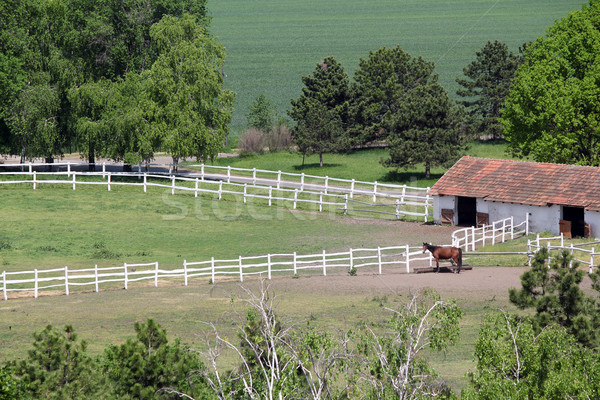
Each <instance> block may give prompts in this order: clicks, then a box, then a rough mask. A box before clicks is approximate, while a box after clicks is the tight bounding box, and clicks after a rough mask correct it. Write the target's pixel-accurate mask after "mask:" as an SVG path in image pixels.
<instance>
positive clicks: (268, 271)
mask: <svg viewBox="0 0 600 400" xmlns="http://www.w3.org/2000/svg"><path fill="white" fill-rule="evenodd" d="M267 277H268V278H269V280H271V255H270V254H267Z"/></svg>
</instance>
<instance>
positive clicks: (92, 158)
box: [88, 143, 96, 172]
mask: <svg viewBox="0 0 600 400" xmlns="http://www.w3.org/2000/svg"><path fill="white" fill-rule="evenodd" d="M88 163H89V164H88V170H89V171H91V172H94V171H96V151H95V149H94V145H93V144H92V143H90V147H89V149H88Z"/></svg>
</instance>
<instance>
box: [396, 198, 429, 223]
mask: <svg viewBox="0 0 600 400" xmlns="http://www.w3.org/2000/svg"><path fill="white" fill-rule="evenodd" d="M425 214H427V213H425ZM425 218H427V216H425ZM396 219H400V200H398V199H396Z"/></svg>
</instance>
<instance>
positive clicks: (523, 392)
mask: <svg viewBox="0 0 600 400" xmlns="http://www.w3.org/2000/svg"><path fill="white" fill-rule="evenodd" d="M475 360H476V362H477V371H476V372H474V373H471V374H470V383H469V385H468V386H467V387H466V388H465V389H464V390H463V392H462V394H461V399H465V400H475V399H482V400H483V399H490V400H491V399H499V398H501V399H556V400H558V399H565V398H569V399H594V398H598V397H599V396H600V375H598V373H597V372H595V371H598V368H600V356H599V354H598V353H597V352H595V351H593V350H590V349H588V348H586V347H583V346H581V345H580V344H579V343H578V342H577V340H576V339H575V338H574V337H573V336H572V335H571V334H569V333H568V332H567V330H566V329H565V328H564V327H561V326H558V325H555V324H551V325H548V326H546V327H545V328H544V329H543V330H542V331H539V332H538V331H537V329H536V328H535V327H534V323H533V322H532V321H531V320H529V319H523V318H521V317H517V316H514V315H509V314H506V313H505V312H502V313H497V314H495V315H490V316H488V317H487V318H486V320H485V321H484V323H483V324H482V327H481V330H480V332H479V338H478V339H477V342H476V344H475Z"/></svg>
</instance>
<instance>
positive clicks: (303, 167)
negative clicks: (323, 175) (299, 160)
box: [293, 163, 342, 171]
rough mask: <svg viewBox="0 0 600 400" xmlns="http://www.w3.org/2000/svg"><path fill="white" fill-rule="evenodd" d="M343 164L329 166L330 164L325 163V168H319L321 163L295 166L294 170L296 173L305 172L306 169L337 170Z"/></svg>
mask: <svg viewBox="0 0 600 400" xmlns="http://www.w3.org/2000/svg"><path fill="white" fill-rule="evenodd" d="M341 166H342V164H329V163H323V166H322V167H321V166H319V163H310V164H304V165H294V167H293V168H294V170H296V171H303V170H306V169H316V170H318V169H321V168H323V169H325V168H335V167H341Z"/></svg>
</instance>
